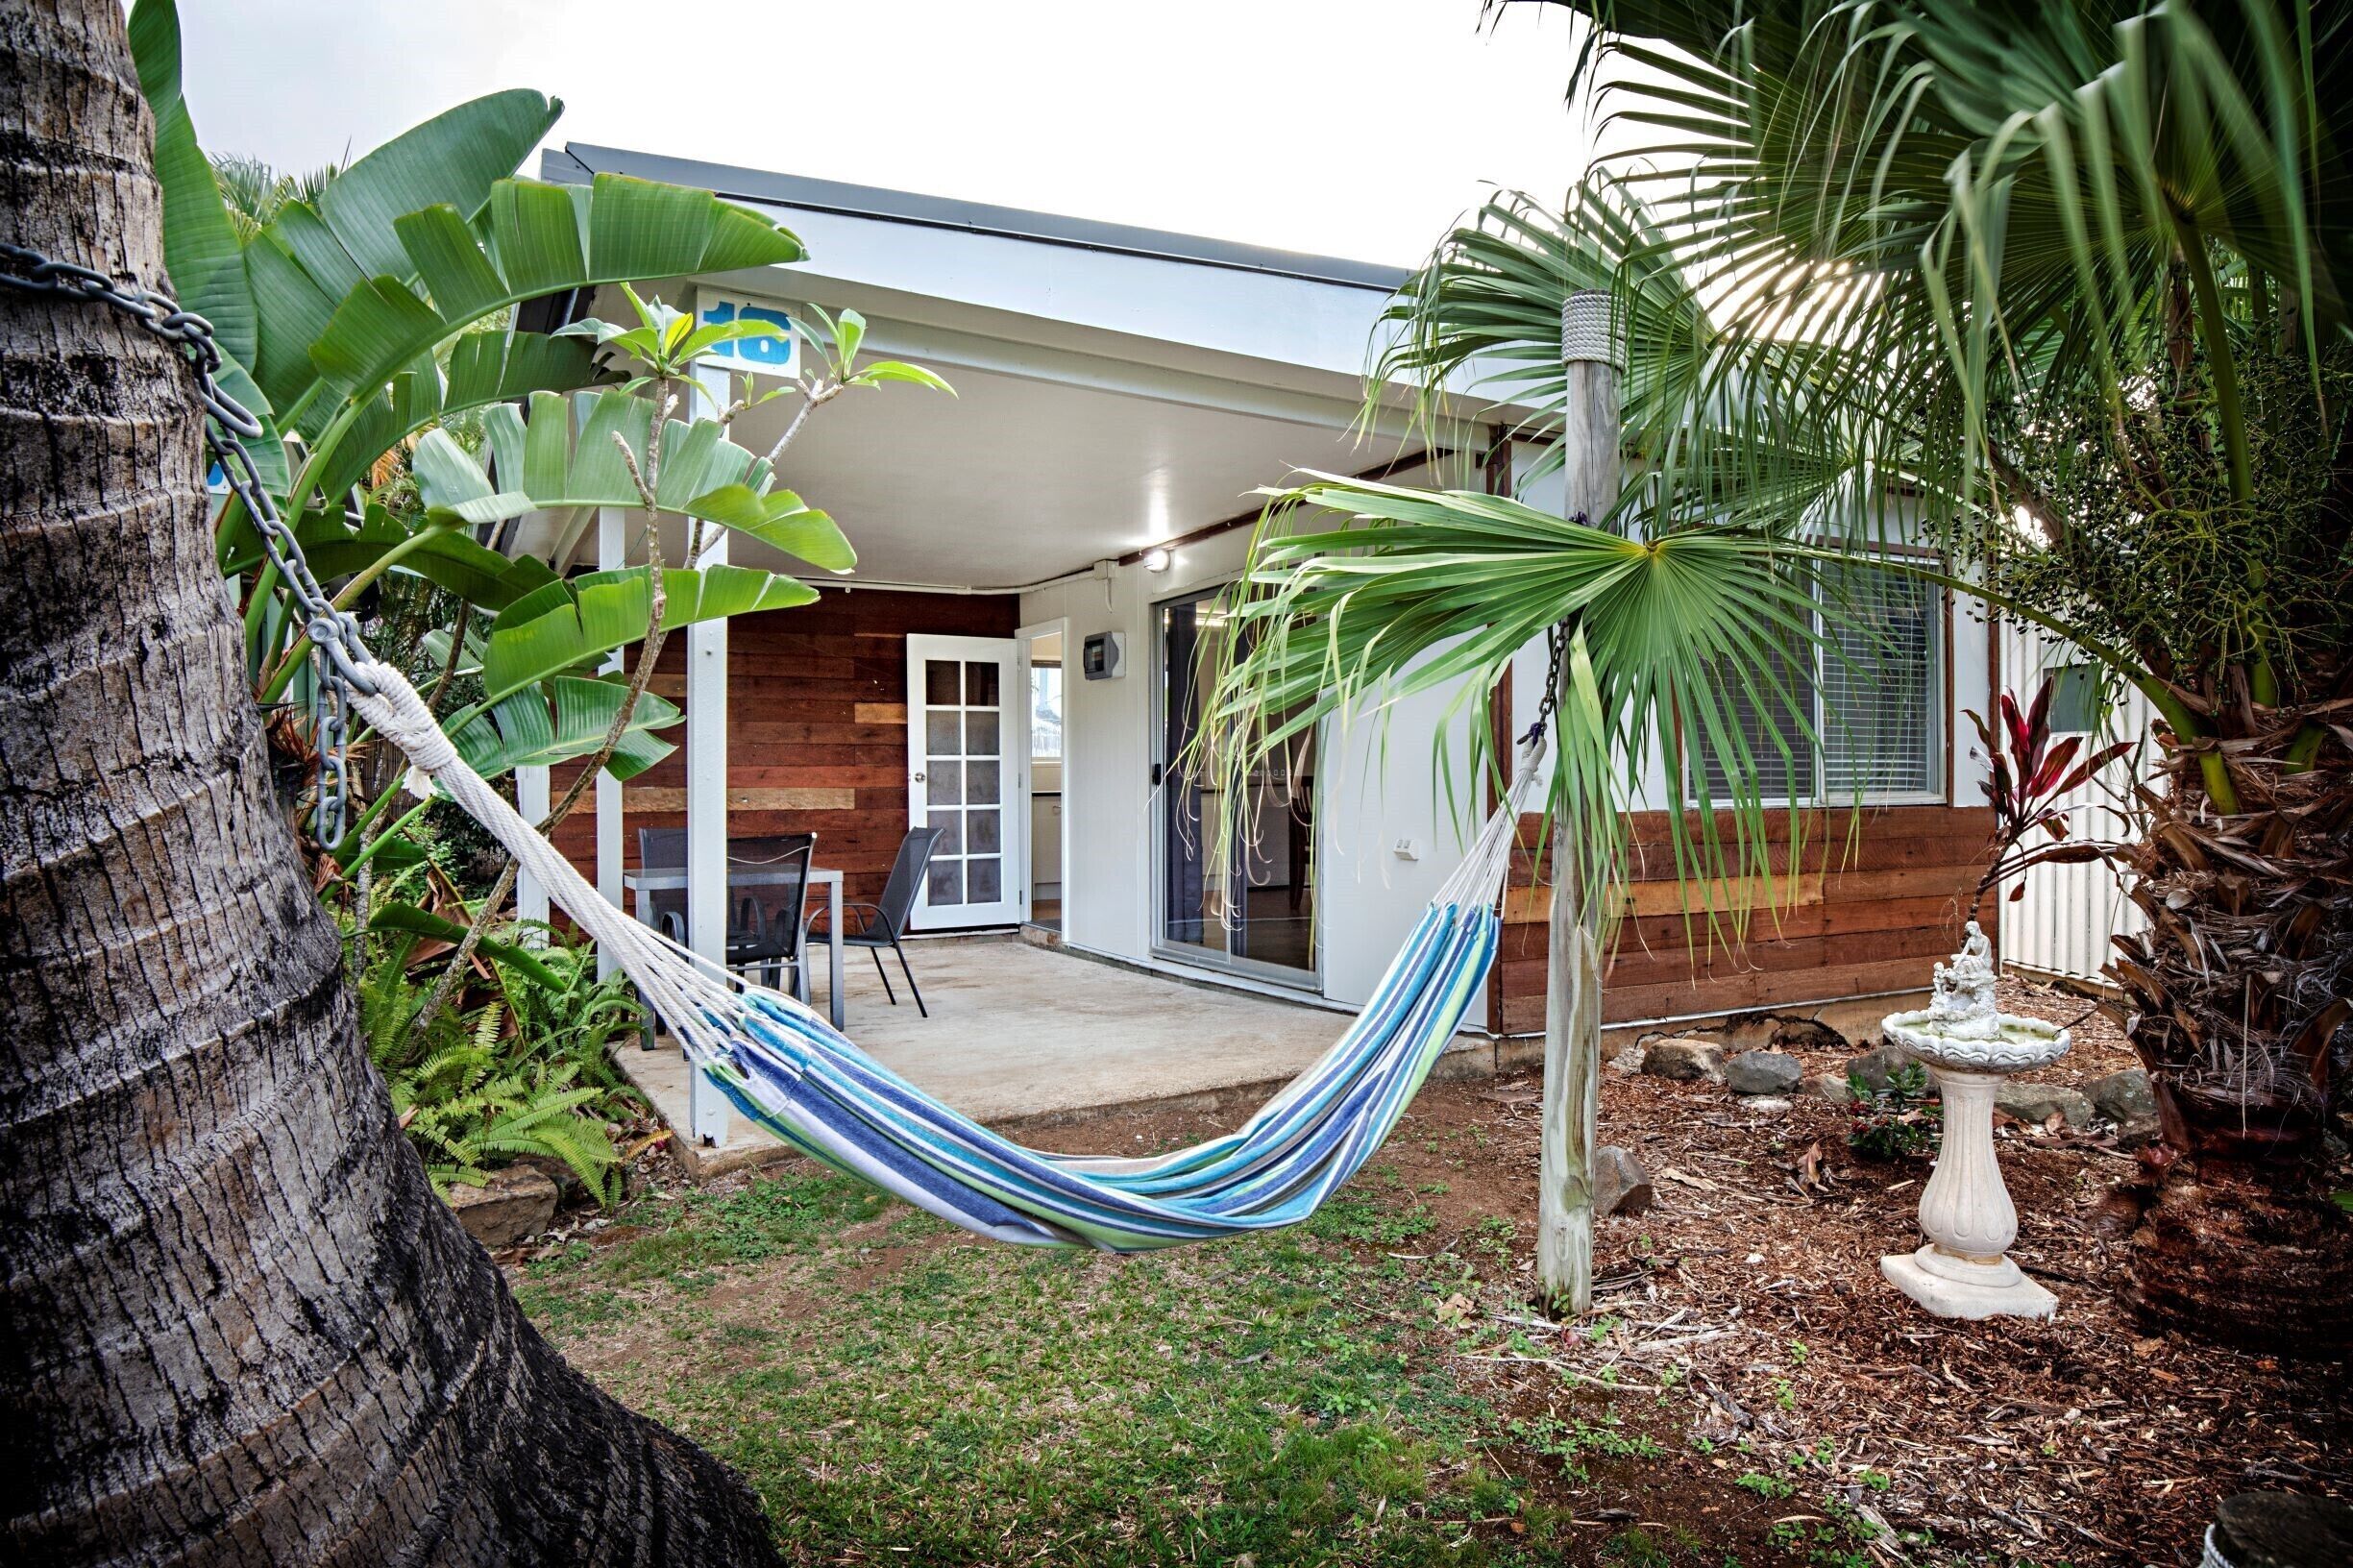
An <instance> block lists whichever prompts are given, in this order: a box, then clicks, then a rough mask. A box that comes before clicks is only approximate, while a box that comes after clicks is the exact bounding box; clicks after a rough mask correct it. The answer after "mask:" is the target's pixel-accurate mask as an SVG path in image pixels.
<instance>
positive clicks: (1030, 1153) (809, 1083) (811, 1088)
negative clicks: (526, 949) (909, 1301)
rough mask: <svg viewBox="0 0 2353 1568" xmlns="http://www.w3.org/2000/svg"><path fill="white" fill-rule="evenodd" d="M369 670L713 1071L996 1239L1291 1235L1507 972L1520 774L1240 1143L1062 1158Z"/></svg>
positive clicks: (1528, 775) (829, 1150) (1137, 1247)
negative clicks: (691, 929)
mask: <svg viewBox="0 0 2353 1568" xmlns="http://www.w3.org/2000/svg"><path fill="white" fill-rule="evenodd" d="M366 674H368V676H369V677H370V678H371V679H372V680H373V682H374V683H375V684H376V686H377V693H376V695H371V696H360V697H356V698H355V699H354V700H355V705H356V706H357V707H358V708H359V710H360V712H361V714H362V715H363V716H364V717H365V718H366V719H367V720H368V722H369V723H372V724H374V725H375V726H376V727H377V729H378V730H379V731H380V732H381V733H382V734H384V735H385V736H386V737H387V738H388V739H390V740H391V741H392V742H393V743H394V744H395V745H397V746H399V747H401V748H402V749H403V750H404V751H405V752H406V753H407V754H408V757H409V759H410V761H411V762H412V763H414V764H415V765H416V766H417V767H418V768H419V769H421V770H422V771H423V772H425V773H427V774H428V775H429V776H430V777H431V778H432V779H433V781H434V782H435V784H436V785H437V786H439V788H440V789H441V790H442V792H443V793H445V794H447V795H448V796H450V797H451V798H452V799H453V800H455V801H456V802H457V804H458V805H459V806H461V807H463V808H464V809H465V810H466V811H467V812H468V813H469V814H470V815H471V816H473V817H474V818H475V819H476V820H477V821H479V822H480V823H481V824H482V825H483V827H485V828H486V829H488V830H489V832H490V833H491V835H492V836H493V837H495V838H496V839H497V840H498V841H499V843H500V844H501V845H503V846H504V847H505V848H506V849H507V851H508V852H509V853H511V854H513V855H514V856H515V858H516V860H517V862H518V863H519V864H520V865H521V867H522V869H523V870H525V871H527V872H528V873H529V874H530V875H532V876H535V877H537V878H538V879H539V880H540V883H541V885H542V886H544V887H546V888H547V889H548V890H549V893H550V895H551V897H553V898H554V899H555V901H556V902H557V903H559V904H561V905H562V906H563V907H564V909H565V910H566V911H567V912H569V913H570V914H571V916H572V918H573V919H575V920H576V921H577V922H578V923H579V925H580V927H581V928H582V929H583V930H585V931H586V932H587V933H588V934H589V935H590V936H591V937H593V938H595V939H596V941H597V943H599V944H600V946H601V950H602V951H604V952H606V953H608V954H610V955H611V956H612V957H613V959H614V960H615V962H616V963H618V964H619V965H620V967H621V968H624V969H625V970H626V971H627V972H628V974H629V977H630V978H631V979H633V980H635V981H636V982H637V984H638V987H639V989H640V990H642V991H643V992H645V995H646V997H647V999H648V1001H649V1002H650V1004H651V1006H652V1007H653V1009H654V1011H655V1012H656V1013H658V1014H659V1015H660V1016H661V1018H662V1020H663V1022H664V1023H666V1024H667V1025H668V1026H669V1027H670V1029H671V1031H672V1033H674V1035H676V1036H677V1037H678V1039H679V1040H680V1041H681V1042H682V1043H683V1044H684V1046H685V1049H686V1054H687V1056H688V1058H689V1060H690V1061H692V1062H693V1063H694V1065H695V1066H696V1067H697V1068H698V1070H699V1071H701V1072H702V1073H703V1074H704V1075H706V1076H707V1077H708V1079H709V1080H710V1081H711V1083H713V1084H714V1085H716V1086H717V1087H718V1088H719V1089H720V1090H722V1091H723V1093H725V1095H726V1096H727V1098H728V1099H729V1100H730V1101H732V1102H733V1103H734V1105H735V1107H736V1108H737V1109H738V1110H739V1111H741V1112H742V1113H743V1114H744V1115H747V1116H749V1117H750V1118H751V1119H752V1120H753V1121H755V1122H757V1123H758V1124H759V1125H760V1126H762V1127H765V1128H767V1129H768V1130H769V1131H770V1132H772V1133H773V1134H775V1135H776V1136H777V1137H778V1138H780V1139H784V1140H785V1141H786V1142H787V1143H790V1144H791V1145H793V1146H794V1147H795V1148H797V1149H799V1150H801V1151H802V1152H804V1153H806V1154H808V1155H810V1156H812V1157H814V1158H816V1159H818V1160H821V1161H823V1162H824V1163H825V1164H829V1165H831V1166H833V1167H834V1168H836V1169H838V1170H842V1171H846V1172H848V1173H850V1174H852V1175H856V1176H860V1177H863V1178H865V1179H866V1180H867V1181H870V1182H871V1183H873V1184H874V1185H875V1186H876V1187H879V1188H882V1189H883V1190H885V1191H887V1192H890V1193H893V1194H895V1196H897V1197H900V1198H903V1199H905V1200H906V1201H907V1202H909V1203H911V1204H914V1205H915V1206H916V1207H917V1208H919V1209H922V1210H925V1211H927V1212H928V1213H934V1214H937V1215H939V1216H940V1217H941V1218H942V1219H944V1220H947V1221H949V1222H951V1223H953V1224H956V1225H960V1226H962V1227H964V1228H965V1229H966V1230H968V1231H972V1232H975V1233H976V1234H978V1235H981V1236H987V1237H994V1238H996V1239H997V1240H1000V1241H1015V1242H1021V1243H1025V1244H1028V1245H1034V1246H1091V1247H1099V1248H1103V1249H1105V1250H1107V1251H1114V1252H1138V1251H1142V1250H1145V1249H1147V1248H1152V1247H1166V1246H1173V1245H1176V1244H1177V1243H1179V1242H1184V1241H1203V1240H1208V1239H1210V1238H1211V1237H1220V1236H1233V1235H1237V1234H1239V1233H1242V1232H1247V1231H1262V1230H1272V1229H1275V1228H1277V1227H1280V1226H1285V1225H1294V1224H1297V1223H1298V1222H1299V1221H1301V1220H1303V1219H1305V1218H1307V1217H1308V1216H1309V1215H1310V1214H1311V1213H1314V1212H1315V1209H1316V1207H1317V1205H1319V1204H1321V1203H1322V1202H1323V1201H1324V1199H1326V1198H1327V1197H1329V1196H1330V1195H1331V1194H1332V1193H1333V1192H1335V1191H1336V1190H1338V1189H1339V1188H1340V1187H1341V1186H1342V1185H1343V1184H1345V1183H1346V1182H1347V1180H1348V1179H1349V1177H1351V1176H1353V1175H1355V1174H1356V1172H1357V1171H1358V1170H1359V1169H1360V1167H1361V1166H1362V1165H1363V1164H1364V1162H1365V1161H1366V1160H1367V1159H1369V1158H1370V1157H1371V1156H1372V1154H1373V1151H1374V1150H1376V1149H1378V1148H1380V1147H1381V1144H1382V1142H1383V1140H1385V1139H1386V1138H1387V1137H1388V1135H1389V1133H1390V1131H1391V1130H1392V1129H1394V1128H1395V1127H1396V1125H1397V1120H1398V1118H1399V1117H1400V1116H1401V1115H1404V1113H1405V1109H1406V1106H1407V1104H1408V1103H1409V1101H1411V1099H1412V1098H1413V1096H1414V1094H1415V1092H1416V1091H1417V1090H1420V1088H1421V1086H1422V1084H1423V1082H1424V1081H1425V1080H1426V1079H1427V1078H1428V1077H1429V1075H1430V1070H1431V1068H1432V1067H1433V1066H1434V1065H1435V1064H1436V1062H1437V1059H1438V1057H1439V1055H1440V1054H1441V1053H1442V1052H1443V1051H1444V1050H1445V1049H1446V1045H1447V1042H1448V1041H1450V1040H1452V1039H1453V1038H1454V1035H1455V1031H1456V1029H1457V1028H1458V1027H1459V1026H1460V1024H1461V1022H1462V1019H1463V1017H1464V1016H1465V1015H1466V1014H1467V1013H1468V1012H1469V1011H1470V1009H1471V1008H1472V1007H1473V1006H1474V1005H1476V1004H1477V1002H1478V1001H1479V999H1480V994H1481V988H1482V986H1483V984H1484V982H1485V980H1486V976H1487V970H1488V968H1489V967H1490V966H1491V965H1492V964H1493V963H1494V961H1495V949H1496V943H1497V941H1498V939H1499V937H1500V935H1501V929H1502V928H1501V922H1500V920H1499V919H1498V918H1497V914H1496V909H1495V905H1496V900H1497V898H1498V896H1499V894H1500V893H1501V890H1502V888H1503V883H1504V878H1505V875H1506V873H1507V871H1508V870H1509V869H1510V864H1511V851H1512V845H1513V842H1514V837H1515V830H1516V825H1517V822H1518V820H1519V811H1520V802H1521V798H1522V796H1525V795H1526V794H1527V792H1528V790H1529V788H1530V785H1531V782H1532V777H1533V775H1534V772H1535V766H1534V763H1535V757H1536V755H1537V752H1536V748H1535V747H1534V746H1529V747H1524V748H1523V750H1522V753H1521V756H1520V759H1519V767H1518V770H1517V776H1516V777H1515V778H1514V780H1513V782H1512V786H1511V788H1510V790H1509V791H1507V794H1506V796H1505V799H1504V800H1503V802H1502V803H1501V805H1500V806H1499V807H1498V808H1497V810H1496V811H1495V813H1494V815H1493V816H1492V817H1490V818H1489V819H1488V820H1487V822H1486V824H1485V826H1484V827H1483V829H1482V830H1481V831H1480V834H1479V836H1478V838H1477V839H1476V840H1474V841H1473V842H1472V844H1471V846H1470V852H1469V853H1468V855H1467V856H1466V857H1465V858H1464V860H1463V863H1462V865H1461V866H1460V867H1458V869H1457V870H1456V871H1455V872H1454V874H1453V875H1452V876H1451V877H1449V878H1448V879H1447V882H1446V884H1445V886H1444V887H1443V888H1441V889H1440V890H1439V892H1438V894H1437V895H1436V896H1435V897H1434V898H1433V899H1432V900H1431V903H1430V907H1429V908H1428V909H1427V910H1426V911H1424V912H1423V915H1422V918H1421V919H1420V921H1419V922H1418V923H1417V924H1416V925H1415V926H1414V928H1413V932H1412V935H1411V936H1410V937H1409V938H1408V939H1407V941H1406V943H1405V946H1404V948H1403V950H1401V951H1400V952H1399V953H1398V955H1397V957H1396V959H1395V960H1394V961H1393V962H1392V963H1391V964H1390V965H1389V968H1388V971H1387V972H1386V973H1385V974H1384V975H1383V976H1382V977H1381V983H1380V984H1379V985H1378V986H1377V987H1375V988H1374V991H1373V995H1372V999H1371V1000H1370V1001H1368V1002H1367V1003H1366V1004H1365V1006H1364V1010H1363V1011H1362V1012H1361V1013H1360V1014H1359V1015H1358V1016H1357V1017H1356V1018H1355V1020H1354V1021H1353V1022H1351V1023H1350V1024H1349V1026H1348V1029H1347V1031H1346V1032H1345V1033H1344V1034H1342V1035H1341V1036H1340V1038H1339V1039H1338V1040H1337V1041H1335V1042H1334V1044H1333V1046H1332V1048H1331V1049H1330V1050H1328V1051H1327V1052H1325V1053H1324V1055H1323V1057H1322V1059H1321V1060H1319V1061H1317V1062H1316V1063H1315V1065H1314V1066H1311V1067H1310V1068H1309V1069H1308V1070H1307V1071H1306V1072H1305V1073H1303V1074H1301V1076H1300V1077H1299V1078H1298V1079H1296V1080H1295V1081H1294V1082H1292V1083H1291V1084H1290V1086H1289V1087H1288V1088H1287V1089H1285V1090H1283V1091H1282V1092H1281V1093H1280V1094H1278V1095H1276V1096H1275V1097H1274V1098H1273V1099H1272V1100H1270V1101H1268V1102H1267V1104H1266V1105H1265V1106H1264V1107H1263V1108H1262V1109H1261V1110H1260V1111H1259V1113H1258V1114H1257V1115H1254V1116H1252V1117H1251V1118H1250V1120H1249V1121H1248V1122H1247V1123H1246V1124H1244V1125H1243V1126H1242V1127H1240V1128H1239V1129H1238V1130H1237V1131H1235V1132H1232V1133H1229V1134H1227V1135H1225V1136H1224V1137H1221V1138H1215V1139H1210V1140H1209V1141H1208V1142H1205V1143H1200V1144H1196V1145H1194V1146H1193V1147H1191V1148H1188V1149H1180V1150H1177V1151H1176V1152H1174V1153H1171V1154H1163V1155H1157V1156H1153V1157H1151V1158H1147V1159H1140V1160H1129V1159H1115V1158H1105V1157H1095V1156H1083V1155H1059V1154H1048V1153H1044V1152H1042V1151H1040V1150H1037V1149H1032V1148H1028V1147H1025V1146H1024V1145H1022V1144H1019V1143H1017V1142H1015V1141H1014V1140H1013V1139H1008V1138H1004V1137H1001V1136H1000V1135H998V1134H996V1133H993V1132H991V1131H990V1130H989V1129H988V1128H986V1127H983V1126H982V1125H980V1124H979V1123H978V1122H976V1121H973V1120H972V1119H971V1118H969V1117H968V1116H965V1115H959V1114H958V1113H957V1112H955V1111H954V1110H952V1109H950V1108H949V1107H947V1106H945V1105H943V1104H941V1103H940V1102H939V1101H938V1100H935V1099H933V1098H932V1097H931V1096H930V1095H928V1094H926V1093H925V1092H923V1090H919V1089H918V1088H916V1087H915V1086H914V1085H913V1084H910V1083H908V1082H907V1081H906V1080H905V1079H904V1078H901V1077H899V1076H898V1075H897V1074H896V1073H895V1072H893V1071H892V1070H891V1069H890V1068H888V1067H886V1066H883V1065H882V1064H881V1063H879V1062H877V1061H875V1060H874V1059H873V1058H872V1057H870V1056H869V1055H867V1054H866V1052H864V1051H862V1050H860V1049H859V1048H858V1047H857V1046H856V1045H855V1044H853V1043H852V1042H851V1041H849V1040H848V1039H847V1038H846V1036H844V1035H843V1034H841V1033H840V1032H839V1031H837V1030H835V1029H834V1028H833V1027H832V1026H831V1025H830V1024H828V1023H827V1022H826V1021H825V1019H824V1018H823V1017H821V1015H819V1014H818V1013H816V1012H815V1011H813V1010H812V1009H810V1008H809V1007H807V1006H806V1005H804V1004H803V1003H801V1002H799V1001H797V1000H796V999H795V998H793V997H791V996H788V995H785V994H782V993H781V992H773V991H769V990H766V989H764V988H761V987H758V986H754V985H751V984H749V983H748V982H746V981H744V980H742V979H740V978H738V977H737V976H734V975H732V974H729V973H728V972H727V971H726V970H725V969H724V968H722V967H720V966H717V965H714V964H712V963H711V962H710V961H708V960H706V959H704V958H702V957H701V956H699V955H698V954H696V953H694V952H693V951H691V950H689V949H688V948H686V947H684V946H682V945H680V944H678V943H674V942H671V941H670V940H669V939H667V938H665V937H663V936H662V935H661V934H660V933H658V932H657V931H655V930H654V929H653V928H652V927H651V926H649V925H647V924H645V923H644V922H642V921H639V920H636V919H630V918H629V917H628V916H627V915H626V914H625V913H624V912H623V911H621V910H619V909H616V908H615V907H614V906H613V905H611V904H609V903H607V902H606V901H605V900H604V899H603V898H601V897H600V896H599V895H598V894H597V891H596V889H595V888H593V887H591V886H590V885H589V883H588V882H587V880H586V879H585V878H583V877H582V876H581V875H580V874H579V873H578V872H577V871H576V870H574V869H573V867H572V864H571V862H569V861H567V860H566V859H565V858H564V857H563V856H562V855H561V854H560V853H558V852H557V851H556V850H555V848H554V847H553V846H552V845H550V844H549V843H548V841H547V840H546V839H544V838H542V837H541V836H540V835H539V833H538V832H537V830H535V829H534V828H533V827H532V826H531V825H530V824H529V823H528V822H527V821H524V820H523V818H521V817H520V816H518V815H517V814H516V812H515V809H514V808H513V807H512V806H511V805H509V804H508V803H507V802H506V801H505V800H503V799H502V798H501V797H500V796H499V794H498V792H497V791H496V790H494V789H492V788H491V787H490V786H489V785H488V784H487V783H485V782H484V781H483V780H482V778H481V776H480V775H479V774H478V773H476V772H474V770H473V769H472V768H470V767H468V766H467V765H466V763H465V761H464V760H463V759H462V758H460V757H459V756H458V755H457V752H456V748H455V747H453V746H452V745H451V744H450V741H449V739H448V737H447V736H445V735H443V734H442V732H441V730H440V728H439V726H438V725H437V724H435V723H434V722H433V718H432V715H431V714H430V713H429V711H428V710H427V708H426V706H425V704H424V702H423V700H422V699H421V698H419V697H418V696H417V693H416V691H415V689H414V688H413V687H411V686H410V685H409V684H408V682H407V681H406V680H404V678H403V677H402V676H401V674H399V673H398V672H397V671H394V670H391V669H390V668H388V667H386V666H383V665H380V664H379V665H371V666H369V667H368V668H367V670H366Z"/></svg>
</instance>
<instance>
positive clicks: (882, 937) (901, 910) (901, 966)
mask: <svg viewBox="0 0 2353 1568" xmlns="http://www.w3.org/2000/svg"><path fill="white" fill-rule="evenodd" d="M939 838H940V830H939V829H938V828H936V827H917V828H910V829H908V831H907V836H906V837H905V838H903V839H901V840H899V842H898V858H897V859H896V860H895V861H893V862H892V863H891V878H890V880H889V881H887V882H885V883H884V884H883V886H882V902H880V903H878V904H844V905H843V906H842V919H843V920H844V921H845V922H847V921H848V919H849V917H850V912H851V911H852V910H855V911H857V913H858V916H859V920H858V929H856V930H854V931H848V930H846V931H844V932H843V933H842V945H843V946H845V947H864V948H865V949H867V950H868V951H869V952H870V953H872V954H873V955H874V972H875V973H876V974H879V975H881V976H882V993H883V994H884V995H885V996H888V997H890V998H891V1005H892V1006H893V1007H896V1006H897V1005H898V992H895V991H893V990H892V989H891V971H890V970H888V969H886V968H883V967H882V950H883V949H884V948H885V947H888V948H890V949H891V951H893V952H895V953H896V954H897V955H898V970H899V973H901V974H903V975H905V976H906V977H907V989H908V990H909V991H910V992H914V994H915V1008H916V1011H917V1012H918V1013H920V1014H921V1015H922V1016H923V1017H927V1018H928V1017H931V1009H930V1008H928V1007H925V1006H924V1005H923V992H922V991H921V990H920V989H919V988H918V987H917V985H916V983H915V970H913V969H911V968H908V967H907V949H906V948H904V947H902V946H900V945H899V939H900V938H901V937H903V936H905V935H906V934H907V917H908V915H909V914H910V913H911V912H912V911H913V910H914V909H915V895H916V894H918V893H919V892H921V891H922V888H923V873H924V872H925V871H926V870H928V869H929V868H930V866H931V851H932V846H933V845H935V844H937V843H938V842H939ZM824 916H825V911H823V910H819V911H818V912H817V913H816V914H814V915H812V916H811V917H810V918H809V930H808V932H807V933H806V934H805V935H804V937H803V939H802V941H803V944H804V945H805V944H806V942H807V939H808V937H811V936H824V935H825V934H826V932H825V930H824V929H823V927H821V925H820V923H819V922H820V921H821V920H822V919H824Z"/></svg>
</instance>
